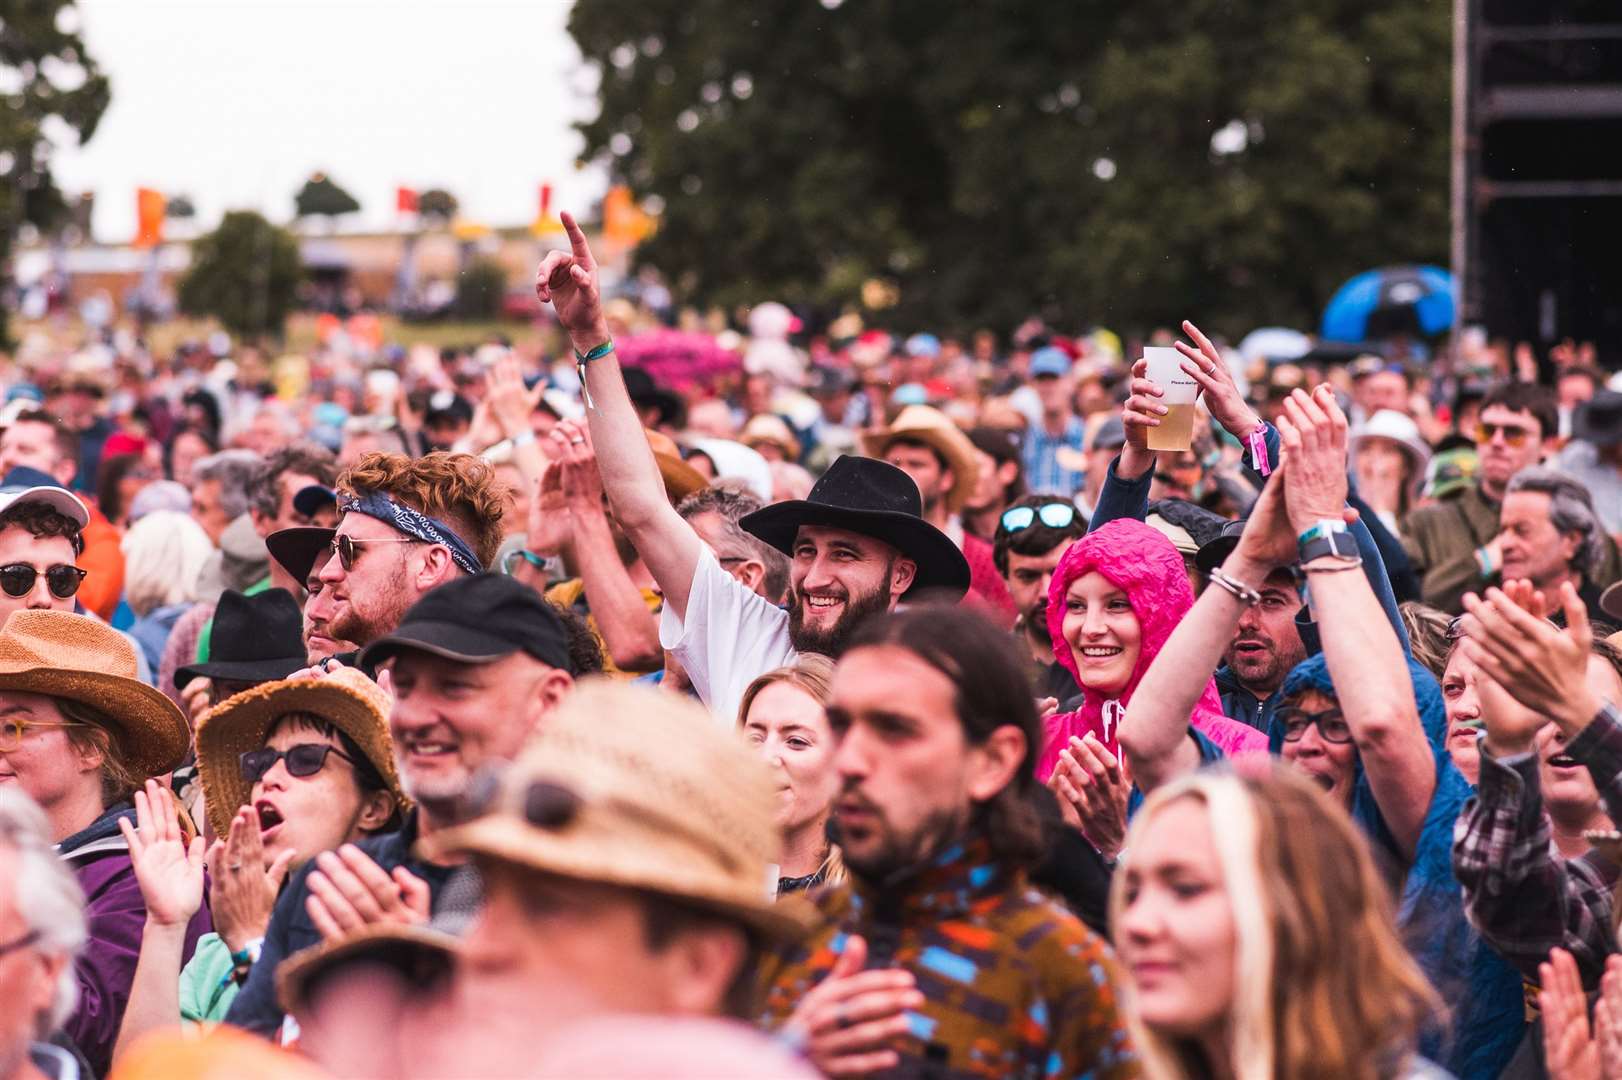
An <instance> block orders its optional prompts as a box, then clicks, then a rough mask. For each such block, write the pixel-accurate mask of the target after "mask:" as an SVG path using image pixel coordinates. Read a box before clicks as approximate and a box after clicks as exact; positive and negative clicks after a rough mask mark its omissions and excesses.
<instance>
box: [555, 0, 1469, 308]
mask: <svg viewBox="0 0 1622 1080" xmlns="http://www.w3.org/2000/svg"><path fill="white" fill-rule="evenodd" d="M1450 10H1451V5H1450V4H1448V3H1446V2H1445V0H1275V2H1273V3H1269V4H1251V5H1245V4H1234V3H1232V2H1231V0H1175V2H1174V0H1139V2H1138V3H1134V4H1082V3H1066V4H1055V3H1052V2H1050V0H998V2H992V3H965V4H941V3H935V2H929V0H844V2H841V0H821V2H817V0H577V3H576V4H575V7H574V9H573V11H572V13H571V16H570V22H569V28H570V31H571V33H572V34H573V36H574V37H575V39H576V41H577V42H578V44H579V46H580V48H581V51H582V53H583V55H584V56H585V57H586V59H587V60H588V62H592V63H594V64H595V65H597V66H598V67H599V68H600V70H601V75H602V78H601V86H600V89H599V91H598V96H599V101H600V106H601V108H600V113H599V115H598V116H597V118H596V119H594V120H592V121H590V122H587V123H584V124H582V125H581V131H582V132H583V134H584V135H585V138H586V148H585V156H586V158H588V159H600V160H606V161H608V163H609V165H610V167H611V171H612V172H613V174H614V175H615V177H616V179H621V180H623V181H625V182H626V183H628V184H630V185H631V188H632V190H633V192H635V194H636V195H637V196H638V197H639V198H646V197H648V196H657V197H658V198H659V199H660V200H662V202H663V213H662V219H661V222H660V228H659V231H658V232H657V233H656V234H655V235H654V236H653V237H652V238H651V239H649V240H648V241H646V242H645V243H644V244H643V245H642V246H641V248H639V251H638V258H639V259H640V260H642V261H645V262H647V263H650V264H652V265H655V266H658V267H659V268H660V269H662V270H663V271H664V272H665V273H666V274H667V275H668V277H669V278H670V280H671V281H672V283H673V284H674V286H675V288H676V290H677V291H678V293H679V295H680V296H681V297H683V298H684V299H689V300H699V301H703V302H714V303H721V304H733V303H737V302H747V301H752V300H759V299H763V298H767V297H777V298H781V299H785V300H790V301H801V300H804V301H809V302H812V303H816V304H820V305H823V306H824V308H825V309H826V310H830V311H831V310H833V309H835V308H836V307H837V306H838V305H841V304H847V303H854V302H855V301H856V300H857V298H858V297H859V295H860V290H861V285H862V283H863V282H865V281H868V280H870V279H880V280H883V281H886V282H890V283H893V284H894V285H895V286H896V287H897V289H898V295H899V302H898V304H897V305H896V306H895V307H894V308H891V309H889V310H887V311H885V312H884V313H883V318H884V319H886V320H887V321H889V322H891V323H893V324H895V325H898V326H902V327H916V326H921V325H932V326H942V327H953V328H959V329H961V328H966V327H969V326H973V325H977V324H981V323H988V324H992V325H996V326H999V327H1001V328H1004V329H1007V328H1009V327H1011V326H1013V325H1014V324H1015V323H1017V322H1018V321H1019V320H1020V319H1021V318H1023V317H1024V316H1025V315H1028V314H1030V313H1032V312H1033V311H1036V312H1040V313H1041V314H1044V315H1046V316H1048V317H1050V318H1052V319H1056V320H1058V321H1060V322H1061V323H1062V324H1063V325H1066V326H1071V327H1082V326H1085V325H1087V324H1089V323H1094V322H1096V323H1102V324H1104V325H1108V326H1111V327H1114V328H1117V329H1120V330H1125V331H1131V330H1142V329H1146V328H1149V327H1152V326H1155V325H1161V324H1169V323H1173V322H1174V320H1176V319H1178V318H1179V317H1182V316H1184V315H1192V316H1195V317H1197V318H1200V319H1202V320H1205V321H1206V322H1208V323H1210V324H1211V325H1213V326H1216V327H1218V328H1220V329H1223V330H1225V331H1228V332H1230V333H1232V332H1237V331H1241V330H1243V329H1245V328H1247V327H1250V326H1254V325H1257V324H1260V323H1273V322H1279V323H1286V324H1294V325H1298V326H1306V325H1311V324H1312V323H1314V322H1315V321H1316V319H1317V316H1318V313H1319V312H1320V310H1321V307H1322V304H1323V302H1324V301H1325V300H1326V299H1327V298H1328V296H1329V294H1330V293H1331V292H1332V291H1333V289H1334V287H1335V285H1337V284H1338V283H1339V282H1340V281H1341V280H1342V279H1344V278H1345V277H1347V276H1349V275H1350V274H1352V273H1355V272H1356V271H1358V270H1362V269H1365V268H1367V267H1370V266H1374V265H1378V264H1381V263H1388V262H1402V261H1412V260H1421V259H1423V260H1441V259H1444V258H1445V253H1446V245H1447V168H1448V157H1447V138H1448V120H1449V109H1448V95H1449V74H1448V72H1449V63H1450V51H1449V49H1450V37H1449V35H1450V22H1449V13H1450Z"/></svg>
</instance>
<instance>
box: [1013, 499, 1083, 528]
mask: <svg viewBox="0 0 1622 1080" xmlns="http://www.w3.org/2000/svg"><path fill="white" fill-rule="evenodd" d="M1038 520H1040V521H1041V522H1042V524H1044V525H1046V526H1047V527H1048V528H1050V529H1068V528H1069V527H1070V525H1071V523H1072V522H1074V521H1075V520H1076V508H1075V507H1074V506H1072V505H1070V504H1069V503H1062V502H1051V503H1043V504H1042V505H1041V506H1015V507H1013V508H1011V509H1008V510H1004V511H1003V512H1002V527H1003V531H1004V532H1011V533H1017V532H1022V531H1024V530H1025V529H1028V528H1030V527H1031V525H1032V524H1033V523H1035V522H1036V521H1038Z"/></svg>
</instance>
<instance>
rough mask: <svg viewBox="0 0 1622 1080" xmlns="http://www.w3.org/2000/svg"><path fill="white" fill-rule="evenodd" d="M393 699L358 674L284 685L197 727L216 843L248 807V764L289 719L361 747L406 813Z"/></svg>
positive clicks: (232, 702)
mask: <svg viewBox="0 0 1622 1080" xmlns="http://www.w3.org/2000/svg"><path fill="white" fill-rule="evenodd" d="M390 708H391V701H390V698H389V695H388V693H387V691H385V690H383V689H382V688H381V687H380V686H378V685H377V684H376V683H374V682H373V681H372V680H370V679H368V678H367V677H366V676H365V675H362V674H361V673H360V672H358V671H356V670H355V669H354V668H339V669H337V670H335V671H333V672H332V673H331V674H330V675H326V676H324V677H322V678H319V679H279V680H277V681H275V682H267V683H260V684H259V685H258V686H255V687H253V688H252V689H249V690H244V691H243V692H242V693H240V694H236V695H233V696H232V697H229V698H226V699H225V700H224V701H222V702H220V703H219V704H218V705H216V706H214V707H213V708H212V709H210V710H208V711H207V712H206V713H204V714H203V715H202V718H201V719H199V720H198V722H197V769H198V772H199V773H201V775H202V778H203V791H204V792H205V794H206V800H205V801H206V804H207V806H208V817H209V823H210V824H211V825H213V827H214V835H216V836H224V835H226V834H227V833H229V832H230V831H231V819H232V818H233V817H235V816H236V812H237V810H238V809H240V808H241V807H242V804H243V803H245V802H247V801H248V798H249V796H250V795H251V794H252V792H253V785H252V784H250V783H249V782H248V781H247V780H244V779H243V777H242V766H241V758H242V755H243V754H245V753H247V752H248V751H250V750H258V749H259V748H260V747H262V746H264V745H265V736H266V735H268V734H270V729H271V728H272V727H273V726H274V725H275V723H276V721H277V720H279V719H281V718H282V717H283V716H286V715H287V714H288V713H310V714H311V715H314V716H319V717H320V718H321V719H323V720H326V721H328V722H329V723H331V724H332V726H333V727H335V728H337V729H338V730H339V731H342V732H343V733H344V734H345V735H348V736H349V737H350V738H351V739H353V740H354V742H355V745H356V746H358V747H360V752H361V753H362V754H364V755H366V760H367V761H370V762H371V763H372V766H373V768H375V769H377V772H378V775H379V776H381V777H382V778H383V782H384V783H385V784H387V785H388V789H389V791H390V793H392V794H393V795H394V801H395V804H396V805H397V806H399V807H400V809H401V810H402V811H403V810H405V809H406V808H408V807H409V806H410V805H411V800H410V799H409V798H408V797H407V796H406V793H405V791H404V789H403V788H401V786H400V774H399V773H398V772H397V771H396V769H395V767H394V741H393V740H392V739H391V738H390V737H389V709H390Z"/></svg>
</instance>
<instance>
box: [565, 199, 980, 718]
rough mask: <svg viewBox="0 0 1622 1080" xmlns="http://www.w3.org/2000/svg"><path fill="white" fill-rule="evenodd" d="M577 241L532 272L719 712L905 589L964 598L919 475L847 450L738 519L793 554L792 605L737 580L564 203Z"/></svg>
mask: <svg viewBox="0 0 1622 1080" xmlns="http://www.w3.org/2000/svg"><path fill="white" fill-rule="evenodd" d="M563 222H564V227H565V228H566V229H567V230H568V233H569V241H570V244H571V247H572V250H571V251H553V252H550V253H548V254H547V256H546V258H545V259H543V260H542V262H541V266H540V269H539V271H538V272H537V275H536V279H535V288H536V293H537V295H539V297H540V299H541V302H542V303H547V302H550V303H552V305H553V306H554V308H555V309H556V311H557V314H558V318H559V320H560V321H561V322H562V323H563V325H564V327H565V328H566V329H567V330H568V331H569V336H570V340H571V341H572V342H573V343H574V348H575V352H576V354H577V357H579V358H581V359H580V364H581V367H582V369H583V371H584V378H585V383H584V390H585V400H586V402H587V408H586V416H587V419H588V421H589V423H590V426H591V434H592V441H593V443H594V444H595V445H596V447H597V464H598V468H599V469H600V470H601V471H602V475H603V488H604V490H605V491H606V492H607V493H608V498H609V501H610V502H611V503H612V504H613V507H614V513H615V515H616V516H617V517H618V519H619V522H620V527H621V528H623V529H624V530H625V532H626V534H627V535H628V536H630V538H631V542H632V543H633V544H635V545H636V549H637V551H639V552H641V553H642V557H643V559H644V560H646V562H647V565H648V569H649V570H650V571H652V573H653V577H654V580H655V581H657V582H658V583H659V586H660V588H661V589H662V590H663V591H664V595H665V609H664V613H663V615H662V616H661V621H660V627H659V633H660V640H661V642H662V644H663V645H664V646H665V648H667V649H669V650H670V651H671V652H672V653H674V654H675V656H676V657H677V659H678V660H680V662H681V664H682V666H683V667H684V668H685V669H686V670H687V673H688V676H689V677H690V678H691V679H692V683H693V688H694V689H695V690H697V691H698V694H699V697H701V698H702V699H703V700H704V701H705V703H706V704H708V705H709V706H710V709H711V710H712V711H713V712H715V713H716V715H717V716H719V717H721V718H723V719H724V720H726V721H727V722H728V723H731V722H732V721H733V720H734V719H736V716H737V710H738V703H739V700H740V699H741V698H742V696H743V691H744V690H745V688H747V687H748V685H749V683H750V682H752V681H753V680H754V679H755V678H756V677H757V676H759V675H761V674H763V673H764V672H767V671H770V670H772V669H773V668H778V667H783V666H785V665H788V664H791V663H793V662H794V659H795V657H796V656H797V655H798V654H799V653H801V652H821V653H828V654H833V655H837V654H838V653H839V652H840V651H841V650H842V649H843V647H844V643H845V641H846V640H847V638H848V637H849V635H850V633H851V632H852V631H853V629H854V628H855V626H856V624H857V623H859V622H860V621H861V620H862V619H863V618H864V617H865V616H867V615H869V614H872V613H874V612H882V611H887V610H890V609H892V608H894V607H895V606H896V604H897V603H898V602H900V601H901V599H902V598H903V597H905V596H907V595H908V594H914V595H916V594H919V593H922V592H925V591H939V592H942V593H945V594H948V595H950V596H951V597H953V598H954V599H955V598H960V597H962V595H963V594H964V592H966V591H967V589H968V586H969V566H968V563H967V562H966V561H965V560H964V558H963V553H962V552H961V551H959V550H958V548H957V545H956V544H954V543H952V541H951V539H950V538H949V537H948V536H946V534H944V533H942V532H941V531H940V530H939V529H937V528H935V527H934V526H933V525H930V524H929V523H928V522H927V521H925V520H924V518H923V506H922V499H921V498H920V496H919V492H918V485H917V484H915V483H914V482H913V481H912V479H911V478H910V477H909V476H907V474H906V473H904V472H902V471H901V470H900V469H897V468H895V467H894V466H893V465H887V464H885V463H884V462H882V461H874V460H872V459H869V458H859V457H843V458H840V459H839V460H838V461H835V462H834V463H833V466H832V467H831V468H830V469H829V470H828V472H827V473H826V474H825V475H824V476H823V477H822V478H821V479H820V480H818V481H817V483H816V486H815V487H813V488H812V489H811V494H810V497H809V498H807V499H802V500H794V501H791V502H783V503H777V504H776V505H773V506H768V507H766V508H765V509H763V510H760V511H758V512H757V513H754V514H750V515H749V516H748V517H746V518H744V519H743V521H742V522H741V523H740V524H742V525H743V527H744V529H745V530H747V531H748V532H750V533H752V534H754V535H755V536H758V537H760V538H761V539H762V540H764V541H765V542H766V543H768V544H770V545H771V546H772V547H775V548H777V549H778V550H779V551H781V552H783V553H784V554H786V555H788V556H789V559H790V561H791V565H792V567H793V570H792V574H791V582H792V586H793V589H792V597H791V600H790V606H789V609H788V610H787V611H784V610H782V609H780V608H777V607H775V606H773V605H772V604H769V603H767V602H766V601H765V600H763V599H761V598H760V597H759V596H756V595H755V594H754V593H752V592H750V591H749V590H748V589H746V588H745V587H744V586H742V585H740V584H739V583H738V582H736V581H734V580H733V579H732V577H731V576H730V575H729V574H727V573H726V571H725V570H723V569H722V567H721V565H720V564H719V563H718V562H717V561H716V560H715V556H714V555H712V554H710V552H709V550H708V548H707V547H706V546H705V544H704V542H703V541H702V540H701V539H700V538H699V536H698V534H697V533H695V532H694V531H693V528H692V526H691V525H689V524H688V523H687V522H686V521H684V520H682V517H681V515H679V514H677V513H676V511H675V510H674V509H673V508H672V507H671V506H670V503H669V501H668V500H667V499H666V498H665V492H664V484H663V483H662V482H661V480H660V478H659V470H658V468H657V467H656V466H655V464H654V461H653V455H652V454H651V453H650V452H649V451H648V449H647V440H646V439H645V438H644V437H643V435H642V425H641V422H640V420H639V419H638V416H637V412H636V408H635V407H634V406H633V404H632V402H631V399H630V397H629V396H628V395H627V393H626V390H625V383H624V380H623V378H622V377H621V375H620V366H619V362H618V361H617V360H616V359H615V358H614V355H613V348H614V346H613V342H612V341H611V340H609V337H608V323H607V320H606V319H605V318H604V316H603V308H602V298H601V295H600V294H599V291H598V284H597V264H596V261H595V260H594V259H593V258H592V255H591V249H590V248H589V247H588V246H587V244H586V237H585V234H584V233H582V232H581V231H580V227H579V226H578V225H576V224H575V221H574V218H573V217H572V216H571V215H569V214H567V213H565V214H564V215H563Z"/></svg>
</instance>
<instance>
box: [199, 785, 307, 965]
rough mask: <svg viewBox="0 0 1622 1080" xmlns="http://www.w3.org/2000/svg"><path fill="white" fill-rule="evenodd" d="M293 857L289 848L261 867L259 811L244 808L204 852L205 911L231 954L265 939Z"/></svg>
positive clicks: (263, 854) (262, 856)
mask: <svg viewBox="0 0 1622 1080" xmlns="http://www.w3.org/2000/svg"><path fill="white" fill-rule="evenodd" d="M294 854H295V852H294V851H293V850H292V849H291V848H289V849H288V850H286V851H283V852H282V853H281V854H279V855H277V856H276V859H275V861H273V862H271V863H270V864H269V865H266V863H265V845H264V840H263V838H262V837H261V835H260V831H259V811H257V810H255V809H254V808H253V807H252V806H244V807H242V808H241V809H240V810H238V811H237V813H236V816H235V817H233V818H232V819H231V831H230V833H229V834H227V835H226V836H225V837H224V838H223V839H219V840H215V841H214V844H213V846H211V847H210V848H209V849H208V873H209V882H210V887H209V894H208V898H209V911H210V913H211V914H212V915H213V916H214V929H215V931H216V932H217V933H218V934H219V935H220V938H221V939H222V940H223V941H224V942H225V944H226V945H227V946H228V947H229V948H230V950H231V951H232V952H239V951H241V950H242V949H243V948H244V947H245V946H246V945H247V944H248V942H250V941H253V940H254V939H255V938H262V937H264V936H265V928H266V927H268V926H269V925H270V912H271V909H272V908H274V907H275V906H276V897H277V895H278V894H279V893H280V892H281V889H282V881H283V880H284V879H285V878H286V877H287V869H288V867H290V866H291V865H292V864H293V856H294Z"/></svg>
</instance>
